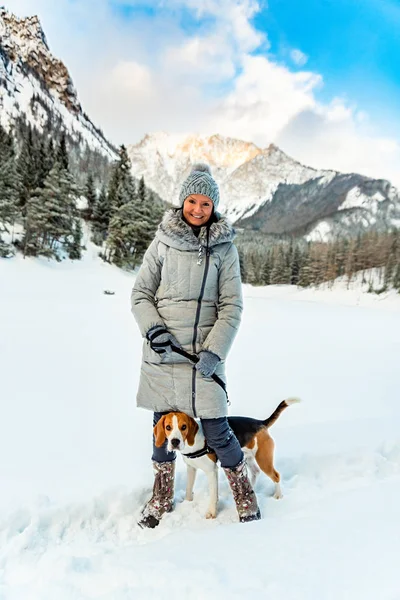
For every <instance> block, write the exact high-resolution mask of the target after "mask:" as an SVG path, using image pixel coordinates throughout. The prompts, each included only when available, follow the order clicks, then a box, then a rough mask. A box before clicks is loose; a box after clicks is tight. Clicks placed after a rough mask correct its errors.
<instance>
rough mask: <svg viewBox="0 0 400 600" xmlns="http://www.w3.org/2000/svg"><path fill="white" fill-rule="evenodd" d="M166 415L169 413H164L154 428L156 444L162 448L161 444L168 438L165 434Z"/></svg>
mask: <svg viewBox="0 0 400 600" xmlns="http://www.w3.org/2000/svg"><path fill="white" fill-rule="evenodd" d="M166 416H167V415H164V416H163V417H161V419H160V420H159V421H158V423H157V425H155V426H154V429H153V433H154V438H155V445H156V446H157V448H161V446H162V445H163V443H164V442H165V440H166V439H167V436H166V435H165V429H164V421H165V417H166Z"/></svg>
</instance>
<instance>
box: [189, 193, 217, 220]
mask: <svg viewBox="0 0 400 600" xmlns="http://www.w3.org/2000/svg"><path fill="white" fill-rule="evenodd" d="M212 211H213V203H212V201H211V200H210V198H209V197H208V196H203V194H190V196H188V197H187V198H186V200H185V202H184V203H183V216H184V217H185V219H186V221H187V222H188V223H189V224H190V225H197V226H198V227H200V225H205V224H206V223H207V221H208V219H209V218H210V217H211V214H212Z"/></svg>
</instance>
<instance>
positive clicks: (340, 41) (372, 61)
mask: <svg viewBox="0 0 400 600" xmlns="http://www.w3.org/2000/svg"><path fill="white" fill-rule="evenodd" d="M254 23H255V25H256V27H257V28H259V29H262V30H264V31H265V32H266V33H267V34H268V38H269V40H270V42H271V49H270V52H271V54H273V55H274V56H275V57H276V58H277V59H278V60H281V61H283V62H287V61H288V55H287V53H288V48H291V47H295V48H299V49H300V50H302V51H303V52H304V53H305V54H306V55H307V56H308V62H307V68H309V69H311V70H313V71H316V72H318V73H322V74H323V77H324V86H323V88H322V90H321V91H320V92H319V94H320V96H321V97H322V98H323V99H325V100H326V99H328V98H329V97H330V96H332V95H337V94H339V95H341V96H347V97H348V98H349V99H351V100H353V101H355V102H357V104H359V105H362V106H363V107H364V108H365V110H367V111H375V110H377V111H380V110H382V111H385V112H386V115H384V116H383V117H384V118H383V119H382V120H383V121H390V120H391V119H390V117H391V116H394V115H395V114H396V113H397V114H398V111H399V104H400V2H395V1H394V0H358V1H357V0H301V1H298V0H297V1H296V0H268V6H267V7H266V8H265V9H264V10H262V12H260V13H259V14H258V15H257V16H256V18H255V19H254ZM388 113H389V114H388ZM387 125H388V123H386V126H387ZM392 125H393V122H392Z"/></svg>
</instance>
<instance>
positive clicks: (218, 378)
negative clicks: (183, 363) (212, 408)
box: [171, 344, 230, 404]
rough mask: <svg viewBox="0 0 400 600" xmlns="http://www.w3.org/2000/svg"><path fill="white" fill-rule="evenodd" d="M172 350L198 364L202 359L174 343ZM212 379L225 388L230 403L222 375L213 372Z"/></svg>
mask: <svg viewBox="0 0 400 600" xmlns="http://www.w3.org/2000/svg"><path fill="white" fill-rule="evenodd" d="M171 350H172V351H173V352H176V354H180V355H181V356H183V357H184V358H187V359H188V360H190V361H191V362H192V363H194V364H196V363H197V362H199V360H200V359H199V357H198V356H196V355H195V354H190V353H189V352H186V350H182V348H178V347H177V346H174V345H173V344H171ZM211 379H214V381H215V383H218V385H219V386H221V387H222V389H223V390H224V392H225V394H226V400H227V402H228V404H230V402H229V397H228V390H227V389H226V385H225V382H224V381H222V379H221V377H218V375H216V374H215V373H213V374H212V375H211Z"/></svg>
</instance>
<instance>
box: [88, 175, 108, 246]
mask: <svg viewBox="0 0 400 600" xmlns="http://www.w3.org/2000/svg"><path fill="white" fill-rule="evenodd" d="M111 213H112V210H111V204H110V201H109V198H108V194H107V192H106V188H105V186H104V185H103V187H102V188H101V191H100V195H99V197H98V199H97V201H96V204H95V205H94V209H93V215H92V227H93V241H94V243H95V244H97V245H99V246H101V245H102V243H103V242H104V240H105V239H106V237H107V231H108V227H109V224H110V218H111Z"/></svg>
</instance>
